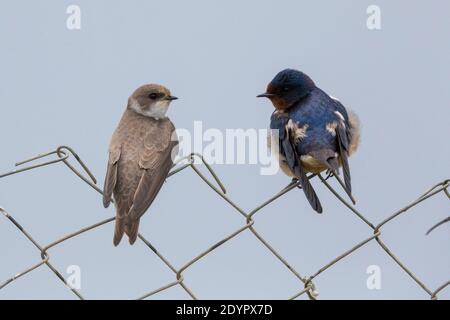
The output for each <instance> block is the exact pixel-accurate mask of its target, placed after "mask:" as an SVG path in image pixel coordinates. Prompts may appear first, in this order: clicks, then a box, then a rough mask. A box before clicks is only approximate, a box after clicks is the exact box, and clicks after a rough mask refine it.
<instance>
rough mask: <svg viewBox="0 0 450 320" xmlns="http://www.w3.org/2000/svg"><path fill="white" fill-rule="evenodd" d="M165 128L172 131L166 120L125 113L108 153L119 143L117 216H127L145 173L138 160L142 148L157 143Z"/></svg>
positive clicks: (115, 189)
mask: <svg viewBox="0 0 450 320" xmlns="http://www.w3.org/2000/svg"><path fill="white" fill-rule="evenodd" d="M166 126H169V127H171V129H172V128H173V129H172V130H174V126H173V124H172V122H171V121H170V120H169V119H168V118H165V119H161V120H155V119H153V118H150V117H145V116H143V115H140V114H137V113H136V112H133V111H131V110H126V111H125V113H124V115H123V117H122V119H121V121H120V123H119V125H118V127H117V129H116V131H115V132H114V135H113V139H112V142H111V145H110V150H111V149H114V148H117V147H118V146H117V144H120V159H119V161H118V168H119V169H118V172H117V182H116V186H115V188H114V199H115V201H116V207H117V209H118V211H120V215H124V214H126V213H127V212H128V211H129V209H130V208H131V206H132V204H133V199H134V194H135V192H136V189H137V187H138V185H139V182H140V180H141V177H142V174H143V171H144V170H143V169H142V168H141V167H140V165H139V161H140V159H141V157H142V153H143V151H144V150H145V147H148V146H151V144H152V143H158V140H157V137H159V135H160V134H159V133H160V131H161V130H162V128H163V127H166ZM116 137H117V138H116Z"/></svg>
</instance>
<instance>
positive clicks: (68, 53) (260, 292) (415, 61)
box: [0, 0, 450, 299]
mask: <svg viewBox="0 0 450 320" xmlns="http://www.w3.org/2000/svg"><path fill="white" fill-rule="evenodd" d="M71 4H76V5H78V6H79V7H80V8H81V29H80V30H69V29H68V28H67V27H66V19H67V17H68V14H66V9H67V7H68V6H69V5H71ZM371 4H376V5H378V6H379V7H380V8H381V19H382V20H381V30H369V29H368V28H367V26H366V19H367V14H366V9H367V7H368V6H369V5H371ZM449 12H450V4H449V3H448V2H445V1H431V2H430V1H427V2H418V1H416V2H411V1H406V0H404V1H385V0H377V1H365V0H363V1H349V0H346V1H339V2H338V1H323V0H322V1H317V0H315V1H256V0H255V1H235V0H232V1H206V0H203V1H164V2H162V1H99V0H96V1H82V0H79V1H60V0H58V1H56V0H53V1H17V0H14V1H12V0H10V1H5V0H4V1H2V4H1V10H0V39H1V41H0V52H1V53H0V54H1V59H0V70H1V72H0V102H1V120H2V121H1V125H0V137H1V138H0V139H1V140H0V142H1V150H2V152H1V157H0V171H1V172H3V171H8V170H10V169H12V167H13V164H14V163H15V162H16V161H19V160H23V159H25V158H27V157H30V156H33V155H35V154H37V153H40V152H44V151H50V150H53V149H54V148H55V147H57V146H58V145H69V146H71V147H73V148H74V149H75V150H76V151H77V152H78V153H79V155H80V156H81V157H82V159H83V160H85V162H86V163H87V164H88V166H89V167H90V168H91V170H92V172H93V173H94V174H95V175H96V177H97V178H98V180H99V182H98V184H99V185H100V186H102V185H103V179H104V174H105V168H106V161H107V156H108V153H107V148H108V144H109V139H110V136H111V134H112V132H113V131H114V128H115V127H116V125H117V123H118V121H119V119H120V117H121V114H122V112H123V110H124V109H125V106H126V102H127V98H128V96H129V95H130V94H131V93H132V91H133V90H134V89H135V88H137V87H138V86H140V85H142V84H144V83H149V82H155V83H161V84H164V85H166V86H167V87H168V88H170V89H171V91H172V93H173V94H174V95H176V96H178V97H180V99H179V100H178V101H175V102H174V103H173V104H172V107H171V109H170V110H169V116H170V118H171V119H172V121H173V122H174V123H175V125H176V126H177V127H179V128H186V129H192V128H193V123H194V121H199V120H201V121H202V122H203V127H204V128H205V129H207V128H217V129H220V130H225V129H235V128H243V129H249V128H255V129H265V128H267V127H268V125H269V118H270V114H271V112H272V111H273V108H272V106H271V105H270V104H269V102H268V101H266V100H261V99H256V98H255V96H256V95H257V94H259V93H261V92H262V91H264V90H265V87H266V85H267V83H268V82H269V81H270V80H271V79H272V78H273V76H274V75H275V74H276V73H277V72H278V71H280V70H282V69H284V68H287V67H290V68H296V69H300V70H302V71H304V72H306V73H307V74H309V75H310V76H311V77H312V78H313V79H314V80H315V82H316V84H317V85H318V86H319V87H321V88H322V89H323V90H325V91H326V92H328V93H329V94H332V95H333V96H336V97H338V98H339V99H340V100H341V101H342V103H343V104H344V105H345V106H347V107H349V108H351V109H352V110H354V111H355V112H356V113H357V114H358V115H359V117H360V119H361V121H362V123H363V126H362V132H363V133H362V142H361V147H360V149H359V150H358V152H357V153H356V154H355V155H354V156H352V157H351V159H350V166H351V170H352V177H353V190H354V195H355V197H356V199H357V201H358V202H357V208H358V209H359V210H361V212H363V213H364V215H365V216H366V217H367V219H369V220H370V221H372V222H373V223H375V224H377V223H379V222H381V221H382V220H383V219H385V218H386V217H387V216H389V215H390V214H391V213H393V212H394V211H395V210H396V209H399V208H401V207H403V206H404V205H406V204H408V203H409V202H411V201H413V200H414V199H415V198H417V197H418V196H419V195H420V194H421V193H422V192H424V191H426V190H427V189H428V188H429V187H431V186H432V185H434V184H436V183H438V182H440V181H443V180H445V179H448V178H450V168H449V159H450V147H449V137H450V129H449V119H450V90H449V89H448V86H449V83H450V63H449V62H450V61H449V60H450V41H449V30H450V21H449V19H448V13H449ZM259 168H260V166H259V165H257V164H256V165H249V164H247V165H214V169H215V170H216V172H217V174H218V175H219V176H220V177H221V179H222V181H223V183H224V184H225V186H226V187H227V189H228V195H229V196H230V197H231V198H232V199H233V200H234V201H235V202H236V203H238V204H239V205H240V206H241V207H242V208H243V209H244V210H247V211H250V210H251V209H253V208H255V207H256V206H257V205H259V204H260V203H261V202H263V201H264V200H266V199H267V198H269V197H270V196H271V195H273V194H275V193H276V192H278V191H279V190H280V189H282V188H283V187H284V186H285V185H286V184H287V183H289V181H290V179H289V178H287V177H286V176H284V175H283V174H282V173H281V172H280V173H278V174H277V175H273V176H262V175H260V172H259ZM202 169H204V168H202ZM313 184H314V186H315V188H316V190H317V193H318V195H319V197H320V199H321V201H322V205H323V207H324V213H323V214H322V215H317V214H316V213H315V212H314V211H313V210H312V209H311V207H310V206H309V204H308V202H307V201H306V199H305V197H304V194H303V192H302V191H301V190H294V191H293V192H291V193H289V194H288V195H287V196H285V197H283V198H282V199H280V200H278V201H276V202H275V203H273V204H271V205H270V206H268V207H266V208H265V209H263V210H262V211H261V212H259V213H258V214H257V215H256V216H255V228H256V230H258V231H259V232H260V233H261V234H262V235H263V236H264V238H265V239H266V240H267V241H268V242H269V243H270V244H271V245H272V246H273V247H274V248H275V249H276V250H277V251H278V252H279V253H280V254H281V255H282V256H283V258H285V259H286V260H287V261H288V262H289V263H290V264H291V265H292V266H293V267H294V268H295V269H296V270H297V271H298V272H299V273H300V274H301V275H302V276H309V275H311V274H314V273H315V272H316V271H317V270H319V269H320V268H321V267H322V266H324V265H325V264H327V263H328V262H329V261H331V260H332V259H333V258H335V257H336V256H338V255H339V254H341V253H343V252H345V251H346V250H348V249H350V248H351V247H352V246H353V245H355V244H357V243H358V242H360V241H362V240H364V239H365V238H368V237H370V236H371V234H373V232H372V230H371V229H370V228H369V227H367V225H365V224H364V223H363V222H362V221H361V220H359V219H358V218H357V217H356V216H355V215H354V214H352V213H351V212H350V211H349V210H348V209H347V208H345V207H344V206H343V205H342V204H341V203H340V202H339V201H338V200H337V199H336V198H334V196H333V195H332V194H330V192H329V191H328V190H327V189H326V188H325V186H324V185H322V184H321V183H319V181H313ZM0 206H2V207H4V208H5V209H7V210H8V211H9V212H10V213H11V214H12V215H13V216H14V217H15V218H16V219H17V220H18V221H19V222H20V223H21V224H22V225H23V226H24V227H25V228H26V230H28V231H29V232H30V233H31V234H32V235H33V236H34V237H35V238H36V240H38V241H39V243H41V244H42V245H46V244H48V243H50V242H52V241H54V240H55V239H58V238H60V237H62V236H63V235H65V234H67V233H69V232H72V231H74V230H77V229H79V228H82V227H84V226H88V225H90V224H93V223H96V222H98V221H100V220H102V219H105V218H108V217H111V216H113V215H114V209H113V208H112V207H110V208H109V209H104V208H103V206H102V203H101V198H100V196H99V195H98V194H97V193H96V192H94V191H93V190H91V189H90V188H88V187H87V186H86V185H85V184H84V183H83V182H82V181H81V180H77V178H76V177H75V176H74V175H73V174H72V173H71V172H69V170H67V168H65V167H64V166H63V165H56V166H52V167H47V168H42V169H38V170H35V171H30V172H27V173H23V174H21V175H15V176H11V177H7V178H4V179H1V180H0ZM448 215H449V200H448V199H447V198H445V196H444V195H443V194H441V195H438V196H437V197H435V198H433V199H431V200H428V201H426V202H424V203H422V204H421V205H419V206H417V207H415V208H413V209H411V211H409V212H408V213H407V214H405V215H403V216H401V217H399V218H398V219H396V220H394V221H393V222H392V223H390V224H388V225H387V226H386V227H384V228H383V229H382V239H383V240H384V241H385V243H386V244H387V245H388V246H389V248H390V249H391V250H392V251H393V252H394V253H395V254H396V255H397V256H398V257H399V258H400V260H401V261H402V262H404V263H405V264H406V265H407V266H408V267H409V268H410V269H411V270H412V271H413V272H414V273H415V274H416V275H417V276H418V277H419V279H421V280H422V281H423V282H424V283H425V284H426V285H427V286H428V287H429V288H430V289H432V290H434V289H436V288H437V287H439V286H440V285H441V284H443V283H445V282H446V281H448V280H449V277H450V255H449V246H450V225H449V224H448V225H444V226H442V227H441V228H439V229H437V230H436V231H435V232H434V233H432V234H431V235H430V236H425V232H426V231H427V229H428V228H429V227H431V226H432V225H433V224H434V223H436V222H438V221H440V220H442V219H443V218H444V217H447V216H448ZM244 224H245V219H244V218H243V217H242V216H241V215H240V214H239V213H237V212H236V211H235V210H234V209H233V208H231V207H230V206H229V205H227V204H226V203H225V202H224V201H223V200H221V199H220V198H219V197H218V196H217V195H216V194H215V193H214V192H213V191H212V190H210V189H209V188H208V187H207V186H206V185H205V184H204V183H203V182H202V181H201V180H200V179H199V178H198V177H197V176H196V175H195V174H194V173H193V172H192V170H187V171H183V172H182V173H180V174H177V175H176V176H174V177H172V178H170V179H169V180H168V181H167V183H166V184H165V185H164V186H163V188H162V190H161V192H160V194H159V196H158V197H157V199H156V201H155V202H154V204H153V205H152V207H151V208H150V210H149V211H148V212H147V214H146V215H145V216H144V218H143V219H142V221H141V232H142V234H144V235H145V236H146V237H147V238H148V239H149V240H150V241H151V242H152V243H153V245H154V246H155V247H156V248H157V249H158V250H160V252H162V253H163V254H164V255H165V256H166V257H167V259H168V260H169V261H170V262H171V263H172V264H173V265H174V266H175V267H176V268H179V267H181V266H182V265H184V264H185V263H186V262H187V261H189V260H190V259H192V258H193V257H195V256H196V255H197V254H199V253H200V252H202V251H203V250H205V249H206V248H208V247H209V246H211V245H212V244H214V243H215V242H217V241H219V240H221V239H222V238H224V237H225V236H226V235H228V234H229V233H231V232H233V231H235V230H237V229H238V228H240V227H241V226H243V225H244ZM112 235H113V224H108V225H105V226H103V227H101V228H98V229H96V230H95V231H92V232H89V233H87V234H84V235H82V236H79V237H77V238H75V239H71V240H69V241H66V242H64V243H63V244H61V245H59V246H57V247H56V248H52V249H50V251H49V253H50V257H51V258H50V259H51V260H50V261H51V262H52V263H54V265H55V266H56V267H57V268H59V269H60V270H61V271H63V272H64V271H65V270H66V268H67V267H68V266H69V265H78V266H80V268H81V286H82V288H81V290H80V292H81V294H82V295H83V296H84V297H85V298H90V299H100V298H113V299H116V298H125V299H128V298H130V299H131V298H137V297H139V296H140V295H143V294H144V293H146V292H149V291H152V290H153V289H156V288H159V287H161V286H163V285H165V284H168V283H170V282H172V281H175V275H174V274H173V273H172V272H171V271H170V270H168V269H167V267H165V265H164V264H163V263H162V262H161V261H160V260H159V259H158V258H157V257H156V256H155V255H154V254H153V253H151V252H150V251H149V250H148V249H147V248H146V247H145V246H144V245H143V243H142V242H139V241H138V242H137V243H136V245H134V246H129V245H128V243H127V242H126V241H122V243H121V245H120V246H119V247H117V248H115V247H113V245H112ZM0 252H1V256H2V258H1V267H0V283H1V282H2V281H4V280H6V279H7V278H9V277H11V276H13V275H14V274H16V273H17V272H19V271H22V270H24V269H26V268H27V267H29V266H31V265H33V264H34V263H36V262H38V261H39V259H40V253H39V252H38V251H37V250H36V248H34V247H33V246H32V245H31V244H30V243H29V242H28V241H27V240H26V239H25V238H24V236H23V235H22V234H20V232H19V231H18V230H17V229H16V228H14V227H13V226H12V224H11V223H10V222H9V221H8V220H6V219H4V218H0ZM371 265H376V266H379V268H380V271H381V289H380V290H369V289H368V288H367V286H366V280H367V278H368V274H367V273H366V270H367V268H368V267H369V266H371ZM64 275H65V276H67V274H66V273H65V272H64ZM184 277H185V281H186V284H187V285H188V286H189V287H190V288H191V289H192V291H193V292H194V293H195V294H196V296H197V297H198V298H203V299H216V298H224V299H233V298H234V299H242V298H264V299H270V298H274V299H286V298H289V297H291V296H292V295H294V294H295V293H296V292H298V291H300V290H301V288H302V286H301V284H300V283H299V281H298V280H297V279H296V278H295V277H294V276H293V275H292V273H290V272H289V271H288V270H287V269H286V268H285V267H284V266H283V265H282V264H281V263H280V262H279V261H278V260H277V259H276V258H275V257H274V256H273V255H272V254H271V253H270V252H269V251H268V250H267V249H266V248H265V247H264V246H263V245H262V244H261V243H260V242H258V240H257V239H256V238H255V237H254V236H253V235H252V234H251V233H250V232H249V231H246V232H244V233H242V234H241V235H239V236H238V237H236V238H235V239H233V240H231V241H229V242H227V243H226V244H224V245H223V246H222V247H220V248H218V249H217V250H215V251H214V252H213V253H211V254H209V255H208V256H206V257H205V258H204V259H202V260H200V261H199V262H197V263H196V264H194V265H193V266H192V267H191V268H189V269H188V270H186V272H185V273H184ZM314 282H315V284H316V286H317V290H318V291H319V294H320V295H319V298H321V299H333V298H340V299H349V298H357V299H383V298H384V299H386V298H388V299H389V298H399V299H412V298H418V299H426V298H428V296H427V294H426V293H425V292H424V291H423V290H422V289H421V288H420V287H419V286H418V285H417V284H416V283H415V282H414V281H413V280H412V279H411V278H410V277H409V276H408V275H407V274H406V273H405V272H403V270H402V269H401V268H400V267H399V266H398V265H397V264H396V263H395V262H394V261H393V260H392V259H391V258H390V257H389V256H388V255H387V254H386V253H385V252H384V251H383V250H382V249H381V248H380V246H379V245H378V244H377V243H376V242H375V241H372V242H370V243H369V244H367V245H365V246H364V247H363V248H361V249H359V250H358V251H357V252H356V253H354V254H352V255H351V256H349V257H347V258H345V259H344V260H342V261H340V262H339V263H337V264H336V265H335V266H333V267H332V268H330V269H329V270H327V271H326V272H324V273H323V274H321V275H319V276H318V277H317V279H315V281H314ZM11 298H32V299H37V298H44V299H50V298H56V299H74V298H76V297H75V296H74V295H73V294H72V293H71V292H70V291H69V290H67V288H65V287H64V286H63V285H62V283H61V282H60V281H59V279H57V278H56V277H55V275H54V274H53V273H51V272H50V271H49V270H48V269H47V268H46V267H45V266H44V267H41V268H39V269H37V270H35V271H33V272H32V273H30V274H28V275H26V276H24V277H23V278H20V279H19V280H17V281H15V282H13V283H11V284H10V285H8V286H7V287H5V288H4V289H2V290H0V299H11ZM152 298H154V299H162V298H168V299H184V298H189V297H188V295H187V294H186V293H185V292H184V291H183V290H182V289H181V288H180V287H174V288H172V289H170V290H167V291H164V292H162V293H160V294H158V295H155V296H153V297H152ZM303 298H305V297H303V296H302V297H301V299H303ZM440 298H443V299H449V298H450V289H447V290H446V291H443V292H442V293H441V295H440Z"/></svg>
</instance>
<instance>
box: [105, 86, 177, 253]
mask: <svg viewBox="0 0 450 320" xmlns="http://www.w3.org/2000/svg"><path fill="white" fill-rule="evenodd" d="M176 99H177V98H176V97H174V96H172V95H171V94H170V91H169V90H168V89H167V88H165V87H163V86H160V85H157V84H147V85H143V86H141V87H139V88H138V89H136V91H134V93H133V94H132V95H131V97H130V98H129V99H128V105H127V108H126V110H125V112H124V114H123V116H122V119H121V120H120V122H119V125H118V126H117V128H116V130H115V131H114V134H113V136H112V138H111V143H110V145H109V160H108V167H107V172H106V178H105V186H104V191H103V205H104V206H105V208H106V207H108V206H109V204H110V203H111V197H113V198H114V203H115V206H116V227H115V231H114V240H113V242H114V245H115V246H117V245H118V244H119V243H120V240H121V239H122V236H123V234H124V233H126V234H127V236H128V239H129V242H130V244H133V243H134V242H135V241H136V238H137V235H138V228H139V220H140V218H141V217H142V215H143V214H144V213H145V211H146V210H147V209H148V208H149V206H150V205H151V204H152V202H153V200H154V199H155V197H156V195H157V194H158V192H159V190H160V189H161V186H162V184H163V183H164V181H165V179H166V177H167V174H168V173H169V170H170V169H171V168H172V166H173V161H172V154H175V153H174V152H173V151H174V150H176V148H175V147H176V146H177V144H178V141H177V138H176V135H175V127H174V125H173V124H172V122H171V121H170V119H169V118H167V117H166V112H167V109H168V108H169V105H170V103H171V101H173V100H176Z"/></svg>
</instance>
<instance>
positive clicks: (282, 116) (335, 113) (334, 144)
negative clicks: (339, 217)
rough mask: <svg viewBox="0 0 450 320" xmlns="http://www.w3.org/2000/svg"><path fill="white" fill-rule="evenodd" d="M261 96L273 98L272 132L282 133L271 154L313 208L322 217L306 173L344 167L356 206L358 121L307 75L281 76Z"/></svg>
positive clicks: (347, 187) (284, 73)
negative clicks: (352, 159) (353, 166)
mask: <svg viewBox="0 0 450 320" xmlns="http://www.w3.org/2000/svg"><path fill="white" fill-rule="evenodd" d="M257 97H266V98H269V99H270V100H271V102H272V104H273V106H274V107H275V111H274V112H273V114H272V116H271V120H270V128H271V129H272V130H271V131H272V132H274V130H275V132H278V140H276V142H279V143H278V144H277V148H275V146H271V150H272V152H277V153H278V156H279V163H280V167H281V169H282V170H283V172H284V173H285V174H287V175H288V176H290V177H293V178H294V179H296V180H298V181H299V182H300V184H301V187H302V189H303V191H304V193H305V195H306V198H307V199H308V201H309V203H310V204H311V206H312V208H313V209H314V210H315V211H317V212H318V213H322V205H321V203H320V200H319V198H318V197H317V194H316V192H315V191H314V189H313V187H312V185H311V183H310V182H309V179H308V178H307V175H306V174H307V173H308V172H311V173H319V172H322V171H324V170H329V171H331V172H334V173H336V172H337V171H338V168H339V167H340V166H342V169H343V173H344V182H345V185H344V189H345V191H346V192H347V194H348V195H349V196H350V198H351V199H352V201H353V202H354V200H353V197H352V193H351V192H352V186H351V178H350V167H349V163H348V157H349V156H350V155H351V154H352V153H354V152H355V151H356V149H357V148H358V144H359V140H360V131H359V130H360V129H359V120H358V118H357V116H356V115H355V114H354V113H352V112H350V111H348V110H347V109H346V108H345V107H344V106H343V105H342V104H341V103H340V102H339V101H338V100H337V99H335V98H333V97H331V96H329V95H328V94H327V93H325V92H324V91H323V90H321V89H320V88H318V87H317V86H316V84H315V83H314V81H313V80H312V79H311V78H310V77H308V76H307V75H306V74H305V73H303V72H300V71H297V70H293V69H286V70H283V71H281V72H279V73H278V74H277V75H276V76H275V78H274V79H273V80H272V81H271V82H270V83H269V85H268V86H267V90H266V92H265V93H263V94H260V95H258V96H257ZM269 142H270V139H269ZM274 149H277V150H274Z"/></svg>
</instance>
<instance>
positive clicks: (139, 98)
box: [128, 84, 178, 119]
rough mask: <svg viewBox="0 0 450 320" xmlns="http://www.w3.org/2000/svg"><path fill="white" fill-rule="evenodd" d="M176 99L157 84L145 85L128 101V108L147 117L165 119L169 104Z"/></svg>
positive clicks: (167, 90)
mask: <svg viewBox="0 0 450 320" xmlns="http://www.w3.org/2000/svg"><path fill="white" fill-rule="evenodd" d="M176 99H178V98H177V97H174V96H172V95H171V94H170V91H169V89H167V88H166V87H164V86H161V85H159V84H145V85H143V86H140V87H139V88H137V89H136V90H135V91H134V92H133V94H132V95H131V97H130V98H129V99H128V108H129V109H131V110H133V111H135V112H137V113H139V114H142V115H144V116H147V117H152V118H155V119H160V118H165V116H166V112H167V109H168V108H169V105H170V102H172V101H173V100H176Z"/></svg>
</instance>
